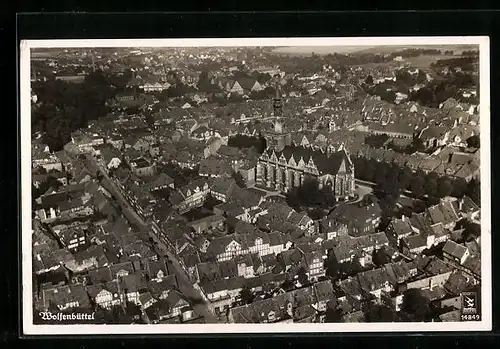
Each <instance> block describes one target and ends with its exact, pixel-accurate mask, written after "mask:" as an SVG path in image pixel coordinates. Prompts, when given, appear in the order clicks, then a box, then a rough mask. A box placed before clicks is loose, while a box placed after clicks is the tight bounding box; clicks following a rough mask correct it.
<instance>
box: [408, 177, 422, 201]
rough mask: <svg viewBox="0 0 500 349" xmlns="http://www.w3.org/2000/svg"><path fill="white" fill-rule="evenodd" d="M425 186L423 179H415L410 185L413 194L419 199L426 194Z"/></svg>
mask: <svg viewBox="0 0 500 349" xmlns="http://www.w3.org/2000/svg"><path fill="white" fill-rule="evenodd" d="M424 184H425V181H424V179H423V178H422V177H420V176H417V177H414V178H413V179H412V180H411V183H410V189H411V192H412V193H413V194H414V195H415V196H417V197H420V196H422V195H423V194H424V193H425V189H424Z"/></svg>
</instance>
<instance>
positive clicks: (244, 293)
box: [240, 285, 255, 304]
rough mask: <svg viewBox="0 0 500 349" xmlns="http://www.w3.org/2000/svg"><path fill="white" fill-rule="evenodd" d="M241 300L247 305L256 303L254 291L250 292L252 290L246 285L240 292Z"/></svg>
mask: <svg viewBox="0 0 500 349" xmlns="http://www.w3.org/2000/svg"><path fill="white" fill-rule="evenodd" d="M240 298H241V300H242V301H243V302H244V303H245V304H250V303H252V302H253V301H254V299H255V296H254V294H253V292H252V290H250V288H249V287H248V286H247V285H245V286H243V288H242V289H241V291H240Z"/></svg>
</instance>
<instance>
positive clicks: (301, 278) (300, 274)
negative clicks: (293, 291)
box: [297, 267, 310, 286]
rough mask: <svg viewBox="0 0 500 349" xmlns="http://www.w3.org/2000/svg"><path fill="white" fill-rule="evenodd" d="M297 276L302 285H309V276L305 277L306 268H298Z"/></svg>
mask: <svg viewBox="0 0 500 349" xmlns="http://www.w3.org/2000/svg"><path fill="white" fill-rule="evenodd" d="M297 276H298V278H299V282H300V284H301V285H302V286H305V285H309V283H310V282H309V278H308V277H307V273H306V269H305V268H304V267H300V268H299V270H298V271H297Z"/></svg>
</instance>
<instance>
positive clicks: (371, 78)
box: [365, 75, 373, 85]
mask: <svg viewBox="0 0 500 349" xmlns="http://www.w3.org/2000/svg"><path fill="white" fill-rule="evenodd" d="M365 84H367V85H373V76H371V75H368V76H367V77H366V79H365Z"/></svg>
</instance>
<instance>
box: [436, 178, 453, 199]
mask: <svg viewBox="0 0 500 349" xmlns="http://www.w3.org/2000/svg"><path fill="white" fill-rule="evenodd" d="M452 190H453V188H452V185H451V180H450V179H449V178H448V177H441V178H439V180H438V196H439V197H440V198H443V197H445V196H450V195H451V193H452Z"/></svg>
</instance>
